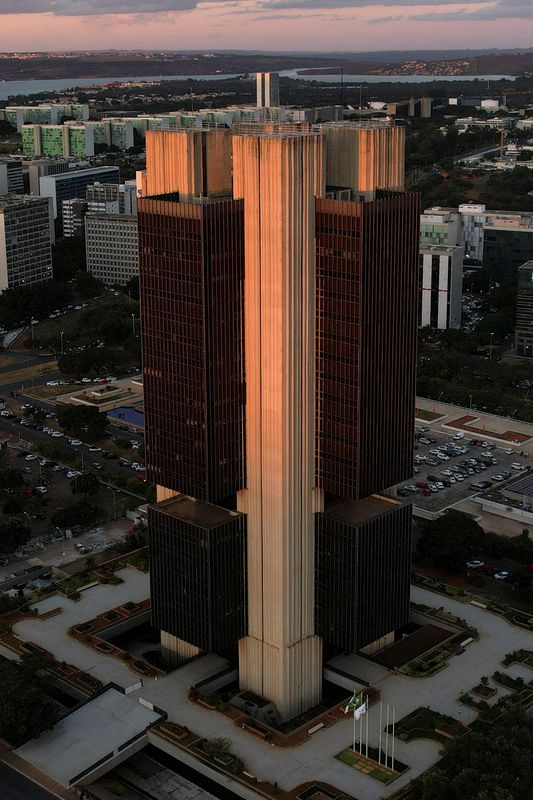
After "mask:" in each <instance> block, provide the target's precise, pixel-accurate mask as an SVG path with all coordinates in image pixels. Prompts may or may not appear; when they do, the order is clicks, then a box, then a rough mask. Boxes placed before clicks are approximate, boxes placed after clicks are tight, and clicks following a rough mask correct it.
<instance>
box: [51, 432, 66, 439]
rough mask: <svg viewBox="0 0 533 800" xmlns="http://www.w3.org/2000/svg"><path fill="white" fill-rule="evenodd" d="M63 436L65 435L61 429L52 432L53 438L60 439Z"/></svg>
mask: <svg viewBox="0 0 533 800" xmlns="http://www.w3.org/2000/svg"><path fill="white" fill-rule="evenodd" d="M61 436H63V434H62V433H61V431H54V432H53V433H52V438H53V439H59V438H60V437H61Z"/></svg>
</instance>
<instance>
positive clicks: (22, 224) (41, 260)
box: [0, 194, 54, 292]
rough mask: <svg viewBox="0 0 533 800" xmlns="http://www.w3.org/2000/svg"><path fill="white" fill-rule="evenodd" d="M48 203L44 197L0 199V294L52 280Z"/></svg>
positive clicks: (49, 201) (51, 224) (52, 239)
mask: <svg viewBox="0 0 533 800" xmlns="http://www.w3.org/2000/svg"><path fill="white" fill-rule="evenodd" d="M53 223H54V220H53V215H52V202H51V200H50V199H49V198H46V197H31V196H29V195H13V194H10V195H3V196H2V197H0V292H2V291H4V290H5V289H14V288H15V287H17V286H31V285H32V284H35V283H44V282H45V281H48V280H50V279H51V278H52V243H53V241H54V224H53Z"/></svg>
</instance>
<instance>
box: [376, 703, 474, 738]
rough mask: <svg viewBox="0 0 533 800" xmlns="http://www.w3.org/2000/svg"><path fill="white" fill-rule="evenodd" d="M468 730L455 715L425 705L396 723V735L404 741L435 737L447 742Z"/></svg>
mask: <svg viewBox="0 0 533 800" xmlns="http://www.w3.org/2000/svg"><path fill="white" fill-rule="evenodd" d="M468 730H469V729H468V728H466V727H465V726H464V725H462V724H461V723H460V722H459V721H458V720H456V719H454V718H453V717H449V716H447V715H446V714H440V713H439V712H438V711H433V709H431V708H426V707H423V706H421V707H420V708H415V710H414V711H411V713H410V714H408V715H407V716H406V717H404V718H403V719H401V720H400V721H399V722H397V723H396V725H395V735H396V736H397V737H398V739H401V740H402V741H404V742H410V741H411V740H412V739H434V740H435V741H436V742H440V743H441V744H446V742H447V741H449V740H450V739H454V738H455V737H456V736H464V734H465V733H468ZM389 731H392V726H389Z"/></svg>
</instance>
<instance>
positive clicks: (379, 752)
mask: <svg viewBox="0 0 533 800" xmlns="http://www.w3.org/2000/svg"><path fill="white" fill-rule="evenodd" d="M382 728H383V700H380V701H379V750H378V763H379V764H381V729H382Z"/></svg>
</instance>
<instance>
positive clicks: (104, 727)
mask: <svg viewBox="0 0 533 800" xmlns="http://www.w3.org/2000/svg"><path fill="white" fill-rule="evenodd" d="M134 680H135V678H134V676H133V675H132V683H134ZM160 719H162V714H161V713H160V712H158V711H155V710H154V711H152V710H151V709H150V708H147V707H146V706H144V705H141V703H139V695H138V693H135V694H133V695H127V694H124V693H123V692H122V691H120V690H119V689H118V688H114V687H113V685H112V684H110V685H109V686H108V687H106V688H105V690H104V691H103V692H102V693H101V694H98V695H96V697H94V698H93V699H92V700H89V701H88V702H86V703H84V704H83V705H82V706H79V707H78V708H75V709H74V710H73V711H72V712H71V713H70V714H67V715H66V716H65V717H63V719H62V720H60V721H59V722H58V723H57V725H56V726H55V727H54V728H53V729H52V730H51V731H48V732H46V733H43V734H41V736H39V738H38V739H31V740H30V741H29V742H26V744H23V745H22V747H19V748H18V750H17V754H18V755H19V756H21V758H23V759H24V760H25V761H29V762H30V764H33V765H34V766H36V767H37V768H38V769H40V770H41V771H42V772H44V773H46V774H47V775H50V776H51V777H52V778H54V780H56V781H57V782H58V783H60V784H61V785H62V786H65V787H68V786H69V785H71V784H72V783H74V782H75V781H76V778H78V776H81V774H82V773H87V774H88V773H90V772H91V771H92V770H93V769H94V768H96V766H97V765H98V764H99V763H100V762H102V761H104V760H107V759H109V760H112V759H113V756H114V753H115V751H116V750H117V749H118V748H120V746H121V745H125V744H126V743H127V742H130V741H131V740H132V739H133V738H134V737H136V736H140V735H142V733H143V732H144V731H145V730H146V728H148V727H149V726H151V725H153V724H154V723H155V722H158V721H159V720H160Z"/></svg>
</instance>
